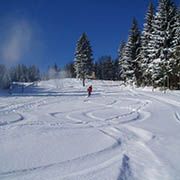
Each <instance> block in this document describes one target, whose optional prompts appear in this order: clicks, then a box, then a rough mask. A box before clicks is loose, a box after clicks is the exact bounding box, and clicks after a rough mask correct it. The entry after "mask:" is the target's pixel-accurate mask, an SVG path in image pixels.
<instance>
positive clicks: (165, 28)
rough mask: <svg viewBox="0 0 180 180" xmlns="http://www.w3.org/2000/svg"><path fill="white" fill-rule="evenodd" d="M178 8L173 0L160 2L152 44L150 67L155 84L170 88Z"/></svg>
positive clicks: (154, 24)
mask: <svg viewBox="0 0 180 180" xmlns="http://www.w3.org/2000/svg"><path fill="white" fill-rule="evenodd" d="M175 17H176V7H175V5H174V3H173V2H172V1H171V0H159V5H158V10H157V13H156V15H155V18H154V21H153V32H152V39H151V42H152V44H153V50H152V51H151V58H152V59H151V64H150V66H149V67H151V68H150V71H151V74H152V79H153V82H154V83H153V84H154V85H156V86H168V84H169V83H168V81H169V78H170V76H171V75H170V74H171V71H172V69H171V67H170V62H171V61H173V59H172V58H173V56H172V47H173V36H174V33H175V31H174V26H175V19H176V18H175Z"/></svg>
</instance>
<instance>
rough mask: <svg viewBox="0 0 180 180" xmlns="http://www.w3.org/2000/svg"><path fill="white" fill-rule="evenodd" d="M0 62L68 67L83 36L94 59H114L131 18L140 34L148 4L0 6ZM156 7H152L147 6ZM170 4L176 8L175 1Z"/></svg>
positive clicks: (21, 1)
mask: <svg viewBox="0 0 180 180" xmlns="http://www.w3.org/2000/svg"><path fill="white" fill-rule="evenodd" d="M0 2H1V6H0V42H1V44H0V51H1V56H0V62H3V63H6V64H10V65H12V64H17V63H25V64H27V65H29V64H36V65H38V66H40V68H41V69H46V68H47V67H48V65H53V64H54V63H55V62H56V63H57V64H58V65H59V66H63V65H64V64H66V63H67V62H70V61H73V59H74V52H75V47H76V42H77V40H78V39H79V37H80V35H81V34H82V33H83V32H86V33H87V35H88V37H89V40H90V42H91V45H92V49H93V54H94V58H95V59H97V58H98V57H100V56H102V55H111V56H112V57H114V58H115V57H116V56H117V49H118V46H119V44H120V42H121V41H122V40H125V41H126V40H127V36H128V32H129V28H130V26H131V21H132V18H133V17H136V18H137V20H138V22H139V26H140V27H141V28H142V25H143V22H144V15H145V13H146V11H147V6H148V4H149V1H148V0H133V1H130V0H0ZM152 2H153V3H154V5H157V1H156V0H153V1H152ZM175 2H178V0H176V1H175Z"/></svg>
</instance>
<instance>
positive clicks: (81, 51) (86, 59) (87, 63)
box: [74, 33, 93, 86]
mask: <svg viewBox="0 0 180 180" xmlns="http://www.w3.org/2000/svg"><path fill="white" fill-rule="evenodd" d="M74 68H75V72H76V78H80V79H82V80H83V86H85V79H86V78H88V76H89V75H92V71H93V54H92V49H91V46H90V42H89V40H88V37H87V35H86V34H85V33H83V34H82V36H81V37H80V39H79V40H78V42H77V46H76V52H75V62H74Z"/></svg>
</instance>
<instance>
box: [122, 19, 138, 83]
mask: <svg viewBox="0 0 180 180" xmlns="http://www.w3.org/2000/svg"><path fill="white" fill-rule="evenodd" d="M139 48H140V32H139V28H138V24H137V21H136V19H133V22H132V27H131V29H130V34H129V37H128V42H127V44H126V45H125V47H124V48H123V54H122V57H121V59H120V64H121V69H122V70H121V78H122V79H124V81H125V82H127V81H129V82H133V81H134V82H135V81H136V79H137V73H136V72H137V71H138V68H139V67H138V63H137V61H136V59H137V57H138V53H139Z"/></svg>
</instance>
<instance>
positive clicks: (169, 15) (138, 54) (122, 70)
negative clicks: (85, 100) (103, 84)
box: [74, 0, 180, 89]
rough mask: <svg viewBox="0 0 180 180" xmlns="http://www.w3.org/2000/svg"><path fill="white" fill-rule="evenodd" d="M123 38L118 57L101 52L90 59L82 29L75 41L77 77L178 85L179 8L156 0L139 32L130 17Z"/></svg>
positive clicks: (179, 82) (167, 0)
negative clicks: (100, 54)
mask: <svg viewBox="0 0 180 180" xmlns="http://www.w3.org/2000/svg"><path fill="white" fill-rule="evenodd" d="M129 32H130V33H129V36H128V40H127V42H122V43H121V45H120V48H119V50H118V58H117V59H116V60H112V58H111V57H110V56H103V57H101V58H100V59H99V60H98V61H97V62H95V63H93V57H92V48H91V46H90V42H89V40H88V38H87V35H86V34H85V33H83V34H82V36H81V37H80V39H79V40H78V42H77V46H76V52H75V61H74V69H75V74H76V77H77V78H81V79H82V80H83V85H84V79H85V78H88V77H89V76H90V75H91V74H92V71H94V72H95V76H96V78H97V79H107V80H108V79H110V80H123V81H124V82H125V83H126V84H135V85H136V86H153V87H167V88H171V89H180V10H179V9H178V8H177V6H176V5H175V4H174V2H173V1H171V0H159V4H158V7H157V11H155V10H154V5H153V4H152V3H150V4H149V6H148V10H147V13H146V16H145V23H144V27H143V30H142V32H141V31H140V29H139V27H138V22H137V20H136V19H135V18H134V19H133V21H132V26H131V28H130V31H129Z"/></svg>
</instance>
